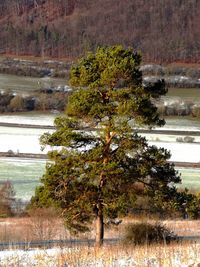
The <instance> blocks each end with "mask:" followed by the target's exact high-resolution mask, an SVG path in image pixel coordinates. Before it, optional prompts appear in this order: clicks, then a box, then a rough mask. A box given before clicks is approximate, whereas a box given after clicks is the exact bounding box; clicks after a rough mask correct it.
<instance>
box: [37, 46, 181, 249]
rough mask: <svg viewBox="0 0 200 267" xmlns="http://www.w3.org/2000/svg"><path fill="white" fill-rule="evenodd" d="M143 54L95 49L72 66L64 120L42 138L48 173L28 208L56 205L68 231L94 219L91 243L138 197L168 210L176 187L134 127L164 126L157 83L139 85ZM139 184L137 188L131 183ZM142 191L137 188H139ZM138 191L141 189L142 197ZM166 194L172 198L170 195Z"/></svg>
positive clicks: (161, 154)
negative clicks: (48, 149) (164, 202)
mask: <svg viewBox="0 0 200 267" xmlns="http://www.w3.org/2000/svg"><path fill="white" fill-rule="evenodd" d="M140 62H141V57H140V55H139V54H137V53H134V52H133V51H132V49H124V48H123V47H121V46H113V47H105V48H98V49H97V51H96V52H95V53H89V54H88V55H87V56H86V57H84V58H82V59H80V61H79V62H78V63H77V65H75V66H73V67H72V69H71V76H70V77H71V78H70V83H71V85H72V86H75V87H77V90H76V91H75V93H74V94H73V95H72V96H71V97H70V99H69V102H68V106H67V112H66V114H67V116H66V117H60V118H57V119H56V120H55V126H56V131H55V132H54V133H53V134H49V133H46V134H44V135H43V136H42V137H41V143H42V144H43V145H50V146H52V147H53V148H55V147H56V146H58V147H59V148H58V149H57V150H53V151H52V152H50V153H49V158H50V160H51V161H49V162H48V163H47V166H46V173H45V174H44V176H43V177H42V179H41V181H42V183H43V186H41V187H40V188H37V190H36V195H35V197H34V198H33V199H32V203H33V204H36V205H37V206H43V205H47V206H48V205H51V204H53V205H56V206H57V207H59V208H60V210H61V213H62V216H63V217H64V218H65V223H66V226H67V227H68V228H69V229H70V230H71V231H74V232H77V231H87V230H89V229H90V228H89V224H90V223H92V222H93V220H94V219H96V244H97V245H101V244H102V243H103V237H104V221H105V219H106V218H110V219H114V218H116V217H118V216H124V215H126V214H127V213H128V212H129V210H130V208H132V207H133V205H134V202H135V200H136V197H137V193H138V192H137V186H138V184H140V185H142V194H147V195H149V196H152V197H153V198H154V199H156V192H158V193H159V201H160V197H161V196H162V197H163V199H165V200H167V202H168V205H169V203H170V200H171V199H172V196H173V194H174V193H175V192H176V189H175V187H173V184H174V183H178V182H180V177H179V176H178V175H177V173H176V171H175V170H174V167H173V165H172V164H170V163H168V162H167V160H168V159H169V157H170V153H169V152H167V151H166V150H165V149H158V148H156V147H155V146H148V143H147V141H146V140H145V138H144V137H141V136H139V135H138V133H137V131H138V130H137V127H139V126H143V125H147V126H149V127H152V126H154V125H157V126H162V125H163V124H164V121H163V120H161V119H160V118H159V115H158V113H157V108H156V107H155V105H154V104H153V103H152V100H153V99H157V98H159V96H160V95H163V94H165V93H166V89H165V86H164V82H163V81H159V82H157V83H156V84H154V85H148V86H147V87H144V86H143V84H142V73H141V72H140V70H139V67H140ZM136 185H137V186H136ZM140 187H141V186H140ZM140 193H141V192H140ZM170 194H172V195H171V196H169V195H170Z"/></svg>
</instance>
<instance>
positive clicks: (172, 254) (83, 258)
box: [0, 243, 200, 267]
mask: <svg viewBox="0 0 200 267" xmlns="http://www.w3.org/2000/svg"><path fill="white" fill-rule="evenodd" d="M0 266H2V267H3V266H13V267H15V266H20V267H23V266H38V267H42V266H44V267H45V266H48V267H51V266H52V267H64V266H65V267H86V266H87V267H89V266H90V267H126V266H127V267H134V266H135V267H192V266H193V267H198V266H200V244H199V243H182V244H173V245H168V246H167V245H165V244H163V245H154V246H141V247H133V246H129V247H124V246H122V245H116V246H104V247H103V248H101V249H96V248H93V247H79V248H78V247H76V248H65V249H61V248H57V249H56V248H54V249H49V250H30V251H19V250H18V251H4V252H0Z"/></svg>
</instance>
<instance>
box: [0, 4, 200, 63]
mask: <svg viewBox="0 0 200 267" xmlns="http://www.w3.org/2000/svg"><path fill="white" fill-rule="evenodd" d="M199 11H200V1H199V0H0V29H1V30H0V53H1V54H14V55H33V56H42V57H55V58H63V57H66V58H69V59H70V60H71V59H74V58H76V57H77V56H80V55H82V54H83V53H84V52H85V51H88V50H94V49H95V48H96V47H97V46H99V45H113V44H123V45H124V46H126V47H127V46H131V47H133V48H134V49H136V50H139V51H141V52H142V54H143V60H144V62H156V63H170V62H195V63H200V15H199Z"/></svg>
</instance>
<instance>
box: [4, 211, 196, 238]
mask: <svg viewBox="0 0 200 267" xmlns="http://www.w3.org/2000/svg"><path fill="white" fill-rule="evenodd" d="M141 221H143V222H155V221H156V220H153V219H148V218H145V217H143V218H141V217H139V218H132V217H127V218H125V219H123V222H122V223H121V224H120V225H119V226H111V227H105V238H121V237H122V235H123V233H124V228H125V227H126V225H127V224H129V223H134V222H141ZM159 222H161V223H163V224H164V225H165V226H166V227H168V228H169V229H170V230H172V231H173V232H174V233H175V234H177V235H180V236H198V235H199V236H200V220H164V221H159ZM91 229H93V228H91ZM94 236H95V233H94V230H91V231H90V232H89V233H86V234H82V235H80V236H78V237H77V238H94ZM70 237H71V236H70V234H69V232H68V231H67V230H66V229H65V227H64V225H63V221H62V220H61V219H58V218H57V217H48V216H47V217H46V216H44V217H42V216H41V215H40V214H38V215H37V216H31V217H24V218H5V219H3V218H2V219H0V242H5V241H6V242H9V241H31V240H47V239H68V238H70Z"/></svg>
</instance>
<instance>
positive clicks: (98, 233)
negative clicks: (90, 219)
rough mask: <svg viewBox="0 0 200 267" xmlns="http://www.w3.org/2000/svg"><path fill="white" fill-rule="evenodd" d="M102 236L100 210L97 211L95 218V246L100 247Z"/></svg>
mask: <svg viewBox="0 0 200 267" xmlns="http://www.w3.org/2000/svg"><path fill="white" fill-rule="evenodd" d="M103 238H104V222H103V214H102V212H100V211H99V212H98V215H97V218H96V240H95V241H96V243H95V244H96V247H101V246H102V245H103Z"/></svg>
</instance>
